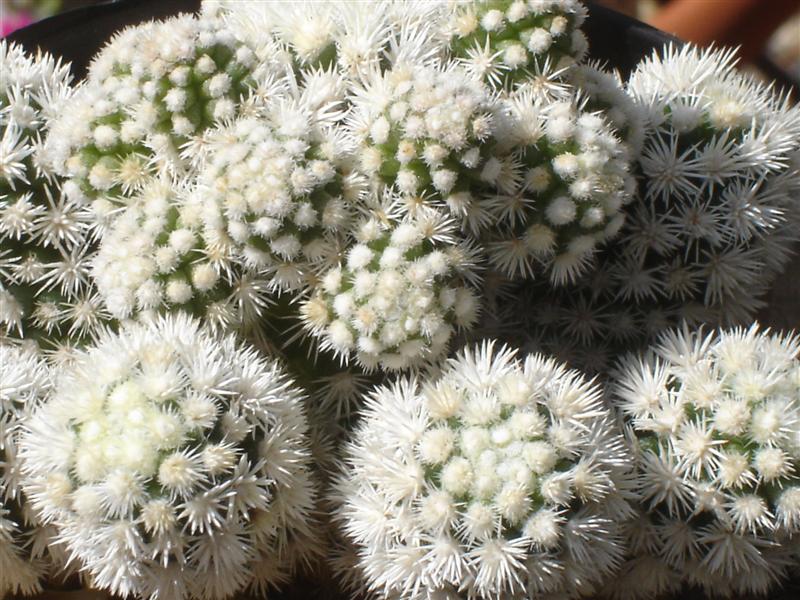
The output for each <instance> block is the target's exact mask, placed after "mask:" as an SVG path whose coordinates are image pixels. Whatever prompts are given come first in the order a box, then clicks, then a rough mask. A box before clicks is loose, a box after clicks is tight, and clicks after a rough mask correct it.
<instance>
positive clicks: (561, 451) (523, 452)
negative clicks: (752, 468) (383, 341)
mask: <svg viewBox="0 0 800 600" xmlns="http://www.w3.org/2000/svg"><path fill="white" fill-rule="evenodd" d="M600 396H601V391H600V389H599V388H598V387H596V386H594V385H593V384H592V383H590V382H588V381H586V380H585V379H583V378H582V377H581V376H580V375H579V374H578V373H577V372H575V371H568V370H567V369H565V368H564V367H563V366H561V365H559V364H558V363H556V362H555V361H552V360H550V359H546V358H544V357H542V356H538V355H532V356H528V357H527V358H525V360H524V361H520V360H518V359H517V358H516V355H515V352H514V351H513V350H510V349H508V348H505V347H503V348H495V346H494V344H493V343H491V342H489V343H484V344H483V345H480V346H477V347H470V348H467V349H465V350H464V351H463V352H461V353H459V354H458V355H457V356H456V357H455V358H454V359H451V360H450V361H449V362H448V363H447V364H446V365H444V367H443V368H442V371H441V373H440V374H439V375H438V376H434V377H431V378H430V379H427V380H422V381H419V380H417V379H414V378H400V379H399V380H397V381H395V382H394V383H392V384H389V385H386V386H383V387H379V388H377V389H376V390H375V391H374V392H373V393H372V394H371V395H370V397H369V399H368V402H367V406H366V408H365V410H364V413H363V418H362V421H361V423H360V424H359V425H358V427H357V428H356V431H355V433H354V436H353V439H352V441H351V443H350V444H349V445H348V447H347V448H346V458H345V461H344V465H343V471H342V475H341V476H340V479H339V481H338V483H337V484H336V486H335V491H334V492H333V495H332V501H333V502H335V503H338V505H339V506H340V508H339V510H338V511H337V513H336V518H337V520H339V521H340V524H341V529H342V531H343V532H344V534H345V536H346V538H347V539H348V540H349V541H350V543H352V544H354V546H355V552H354V554H355V556H356V561H357V566H358V567H359V569H360V571H361V573H362V576H363V582H362V586H363V589H364V590H365V591H366V590H369V591H374V592H378V591H380V592H382V593H384V594H385V595H387V596H389V597H397V598H409V599H411V598H429V597H431V596H432V595H437V594H438V595H439V596H441V597H446V598H458V597H464V596H467V597H470V598H497V597H503V598H523V597H524V598H529V597H536V596H539V595H542V594H547V593H551V594H559V595H560V596H561V597H565V598H573V597H578V596H579V595H581V594H586V593H587V592H590V591H592V590H593V589H594V587H595V586H596V585H597V584H599V583H600V582H601V581H602V580H603V579H604V578H605V577H606V576H608V575H610V574H612V573H613V572H614V571H615V569H616V567H617V566H618V564H619V562H620V560H621V558H622V554H623V552H624V547H623V546H622V545H621V540H620V539H619V532H618V527H619V524H618V523H619V522H622V521H624V520H625V518H626V517H627V515H629V514H630V507H629V506H628V504H627V502H626V501H625V500H624V499H623V498H622V495H621V494H620V490H621V489H622V488H621V487H620V486H621V485H622V484H623V482H624V480H625V478H626V470H627V466H626V464H627V463H628V462H629V460H630V459H629V457H628V456H627V454H626V451H625V445H624V443H623V439H622V436H621V434H620V433H618V432H617V430H616V429H615V428H614V427H613V421H612V419H611V415H610V413H609V412H608V411H607V409H605V408H604V407H603V404H602V402H601V400H600ZM339 562H340V563H342V562H346V561H339ZM439 596H437V597H439Z"/></svg>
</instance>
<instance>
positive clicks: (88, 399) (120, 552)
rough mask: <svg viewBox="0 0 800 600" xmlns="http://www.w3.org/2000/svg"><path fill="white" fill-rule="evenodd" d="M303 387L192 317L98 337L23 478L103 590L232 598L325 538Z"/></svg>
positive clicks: (31, 435)
mask: <svg viewBox="0 0 800 600" xmlns="http://www.w3.org/2000/svg"><path fill="white" fill-rule="evenodd" d="M301 401H302V394H301V393H300V391H299V390H298V388H297V387H296V386H295V384H294V383H293V381H292V380H290V379H289V378H288V377H287V376H286V375H285V374H284V372H283V371H282V369H281V368H280V367H279V366H278V365H277V363H274V362H271V361H269V360H266V359H264V358H262V357H260V356H259V354H258V353H257V352H256V351H255V350H253V349H250V348H247V347H244V346H241V345H239V344H238V342H237V341H236V340H235V339H234V338H232V337H214V336H212V335H210V334H209V333H208V332H207V331H206V330H203V329H202V328H201V327H200V325H199V324H198V323H197V322H195V321H192V320H191V319H190V318H188V317H185V316H168V317H163V318H159V319H157V320H152V321H149V322H147V323H143V324H136V325H132V326H131V327H130V328H127V329H124V330H123V331H121V332H120V333H119V334H107V335H104V336H102V337H101V338H100V339H99V341H98V342H97V344H96V345H94V346H92V347H90V348H88V349H86V350H85V351H81V352H80V353H78V354H77V355H76V356H75V358H74V360H73V361H72V362H71V363H70V364H69V366H68V367H66V368H65V369H63V370H62V371H60V372H59V374H58V376H57V378H56V381H55V382H54V393H53V394H52V396H51V397H50V399H49V401H48V402H46V403H45V404H43V405H42V406H41V407H40V408H39V409H37V410H36V411H34V413H33V415H32V416H31V418H30V419H29V420H28V421H27V424H26V426H25V432H24V433H23V435H22V436H21V440H20V453H21V455H22V456H23V458H24V461H25V468H24V474H23V489H24V491H25V493H26V494H27V495H28V498H29V499H30V501H31V502H32V505H33V507H34V509H35V510H36V511H37V514H38V515H39V516H40V517H41V518H42V519H43V520H44V521H45V522H47V523H53V525H54V526H55V527H56V529H57V531H58V539H59V542H60V543H62V544H65V546H66V548H67V549H68V551H69V553H70V554H71V555H72V556H73V557H75V558H76V559H78V560H80V561H81V563H82V564H83V566H84V567H83V568H84V570H85V573H86V574H87V576H88V577H89V578H90V580H91V581H92V584H93V585H94V586H96V587H98V588H101V589H105V590H108V591H110V592H111V593H114V594H119V595H121V596H130V595H135V596H137V597H140V598H152V599H153V600H155V599H156V598H158V599H161V598H173V599H182V598H188V597H196V598H206V599H209V600H211V599H221V598H227V597H229V596H231V595H233V594H234V593H236V592H238V591H240V590H244V589H245V588H250V589H254V590H256V591H259V590H261V591H262V592H263V591H264V590H265V589H267V588H268V587H271V586H273V585H276V584H279V583H281V582H283V581H285V580H286V579H287V578H288V577H289V576H290V574H291V573H292V571H293V569H294V568H295V567H296V563H297V562H298V561H299V560H300V559H302V558H303V557H305V558H307V557H308V554H307V553H308V552H312V553H313V552H314V547H313V544H311V543H310V540H311V537H312V536H311V529H310V521H309V514H310V512H311V510H312V508H313V501H314V486H313V484H312V481H311V479H310V469H309V467H310V465H309V462H310V459H309V451H308V448H307V439H306V428H307V424H306V418H305V416H304V413H303V409H302V406H301Z"/></svg>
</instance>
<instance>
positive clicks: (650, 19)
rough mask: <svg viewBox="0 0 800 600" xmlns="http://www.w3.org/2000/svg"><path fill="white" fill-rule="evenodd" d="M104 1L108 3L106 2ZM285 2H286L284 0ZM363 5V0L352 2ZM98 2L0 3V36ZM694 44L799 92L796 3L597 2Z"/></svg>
mask: <svg viewBox="0 0 800 600" xmlns="http://www.w3.org/2000/svg"><path fill="white" fill-rule="evenodd" d="M106 1H108V0H106ZM286 1H291V0H286ZM353 1H365V0H353ZM97 2H98V0H0V35H2V36H6V35H8V34H9V33H11V32H12V31H15V30H16V29H19V28H20V27H24V26H26V25H28V24H30V23H32V22H34V21H37V20H39V19H43V18H45V17H48V16H50V15H53V14H55V13H57V12H60V11H64V10H69V9H72V8H78V7H80V6H86V5H88V4H94V3H97ZM597 2H598V3H599V4H604V5H606V6H608V7H610V8H613V9H616V10H618V11H620V12H623V13H626V14H628V15H630V16H633V17H636V18H638V19H641V20H642V21H645V22H647V23H649V24H651V25H653V26H654V27H657V28H658V29H662V30H664V31H666V32H668V33H672V34H674V35H676V36H677V37H679V38H681V39H684V40H687V41H691V42H695V43H698V44H710V43H717V44H722V45H726V46H740V47H741V55H742V59H743V61H744V62H746V63H747V64H748V65H749V66H751V67H753V68H756V69H758V70H759V71H760V72H761V73H763V74H764V75H765V76H766V77H767V78H769V79H773V80H775V81H776V83H777V84H778V85H779V86H782V87H788V86H793V87H794V90H795V94H797V92H798V90H800V0H597Z"/></svg>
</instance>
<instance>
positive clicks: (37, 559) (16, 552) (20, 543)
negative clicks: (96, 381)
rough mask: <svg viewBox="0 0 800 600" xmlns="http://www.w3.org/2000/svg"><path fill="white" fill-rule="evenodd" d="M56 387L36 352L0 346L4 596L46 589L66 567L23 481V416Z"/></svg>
mask: <svg viewBox="0 0 800 600" xmlns="http://www.w3.org/2000/svg"><path fill="white" fill-rule="evenodd" d="M51 386H52V381H51V375H50V371H49V370H48V367H47V366H46V365H45V363H44V362H43V361H42V360H41V359H40V358H39V357H37V356H36V354H35V353H34V352H32V351H30V349H22V348H19V347H16V346H10V345H7V344H6V345H4V344H0V598H2V597H5V595H6V594H15V593H21V594H25V595H28V594H33V593H36V592H39V591H41V579H42V578H43V577H46V576H48V575H54V574H55V571H56V570H57V569H56V568H55V567H56V565H63V563H60V562H59V561H60V560H61V557H59V558H55V557H54V556H53V555H51V554H50V552H51V550H50V549H48V546H47V545H48V544H49V542H50V539H49V537H50V535H51V534H52V531H50V530H49V528H47V527H44V526H42V525H41V523H40V522H39V521H38V519H37V518H36V516H35V515H34V514H33V512H32V511H31V509H30V506H28V504H27V503H26V502H25V501H24V497H23V493H22V488H21V485H20V479H21V474H22V473H21V471H22V466H21V462H20V457H19V449H18V437H19V435H20V429H21V427H22V423H23V419H24V417H25V415H27V414H29V413H30V412H31V411H32V410H33V409H34V408H35V407H36V406H37V405H38V404H40V403H41V402H43V401H44V399H45V397H46V396H47V394H48V393H49V392H50V390H51ZM52 552H56V547H53V549H52Z"/></svg>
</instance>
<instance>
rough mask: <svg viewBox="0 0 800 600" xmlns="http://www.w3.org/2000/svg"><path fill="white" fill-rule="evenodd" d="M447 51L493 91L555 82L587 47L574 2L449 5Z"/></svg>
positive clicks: (500, 0)
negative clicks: (536, 81)
mask: <svg viewBox="0 0 800 600" xmlns="http://www.w3.org/2000/svg"><path fill="white" fill-rule="evenodd" d="M451 5H452V7H453V9H452V11H451V16H450V19H449V22H448V24H447V31H448V32H449V33H450V34H451V36H452V37H451V42H450V43H451V52H452V54H453V55H454V56H456V57H458V58H459V59H460V60H461V62H463V64H464V65H465V66H466V68H467V69H468V70H469V72H470V73H471V74H472V75H473V76H476V77H478V78H480V79H482V80H484V81H486V82H487V83H488V84H490V85H491V86H492V87H494V88H495V89H506V90H508V89H511V88H513V87H515V86H524V85H525V84H527V83H530V82H531V81H532V80H534V79H535V78H536V77H541V76H545V77H554V76H557V75H558V74H559V73H563V72H564V70H566V69H567V68H569V67H571V66H572V65H574V64H575V63H576V62H577V61H580V60H581V59H582V58H583V56H584V55H585V54H586V50H587V47H588V44H587V42H586V37H585V36H584V35H583V32H581V30H580V26H581V24H582V23H583V21H584V20H585V19H586V7H584V6H583V4H581V3H580V2H578V1H577V0H478V1H476V2H451Z"/></svg>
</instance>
